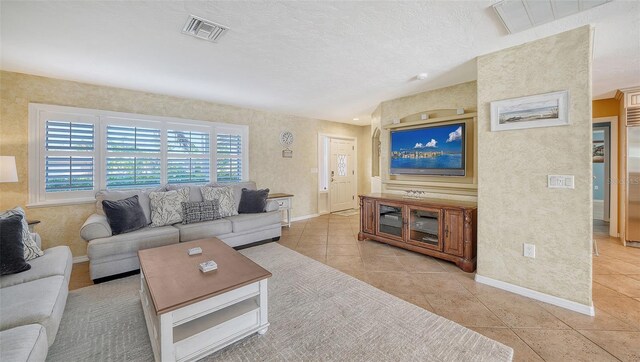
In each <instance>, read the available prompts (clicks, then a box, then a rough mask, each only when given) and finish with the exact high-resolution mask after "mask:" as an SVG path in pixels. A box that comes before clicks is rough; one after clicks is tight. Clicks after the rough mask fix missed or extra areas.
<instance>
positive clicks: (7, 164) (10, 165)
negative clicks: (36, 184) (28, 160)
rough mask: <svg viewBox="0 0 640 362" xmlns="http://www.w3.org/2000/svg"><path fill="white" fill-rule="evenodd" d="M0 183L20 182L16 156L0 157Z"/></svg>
mask: <svg viewBox="0 0 640 362" xmlns="http://www.w3.org/2000/svg"><path fill="white" fill-rule="evenodd" d="M0 182H18V170H17V169H16V158H15V156H0Z"/></svg>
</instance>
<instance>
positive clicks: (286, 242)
mask: <svg viewBox="0 0 640 362" xmlns="http://www.w3.org/2000/svg"><path fill="white" fill-rule="evenodd" d="M278 244H280V245H282V246H286V247H287V248H289V249H295V248H296V246H297V245H298V239H292V238H286V237H281V238H280V240H278Z"/></svg>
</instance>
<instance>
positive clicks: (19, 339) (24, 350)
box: [0, 324, 49, 362]
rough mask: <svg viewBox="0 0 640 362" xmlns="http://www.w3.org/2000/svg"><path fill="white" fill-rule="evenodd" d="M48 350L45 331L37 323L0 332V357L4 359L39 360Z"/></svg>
mask: <svg viewBox="0 0 640 362" xmlns="http://www.w3.org/2000/svg"><path fill="white" fill-rule="evenodd" d="M48 351H49V346H48V343H47V332H46V330H45V329H44V327H43V326H41V325H39V324H28V325H26V326H20V327H15V328H11V329H7V330H5V331H2V332H0V357H2V360H4V361H26V362H41V361H44V360H45V358H46V357H47V352H48Z"/></svg>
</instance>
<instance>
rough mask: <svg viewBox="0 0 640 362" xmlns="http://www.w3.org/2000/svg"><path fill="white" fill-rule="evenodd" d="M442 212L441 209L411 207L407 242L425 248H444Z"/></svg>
mask: <svg viewBox="0 0 640 362" xmlns="http://www.w3.org/2000/svg"><path fill="white" fill-rule="evenodd" d="M440 213H441V211H440V210H439V209H429V208H418V207H410V208H409V235H408V238H407V242H408V243H410V244H413V245H417V246H421V247H424V248H429V249H435V250H442V232H441V230H440V218H441V216H442V215H441V214H440Z"/></svg>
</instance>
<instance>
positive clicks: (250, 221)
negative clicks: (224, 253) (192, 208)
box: [80, 181, 282, 280]
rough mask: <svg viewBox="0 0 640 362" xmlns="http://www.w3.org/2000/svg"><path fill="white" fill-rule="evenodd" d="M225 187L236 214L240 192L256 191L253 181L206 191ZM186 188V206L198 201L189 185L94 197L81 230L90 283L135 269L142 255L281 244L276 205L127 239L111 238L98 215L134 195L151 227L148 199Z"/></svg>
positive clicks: (156, 229)
mask: <svg viewBox="0 0 640 362" xmlns="http://www.w3.org/2000/svg"><path fill="white" fill-rule="evenodd" d="M229 185H230V186H232V187H233V189H234V195H235V201H236V208H237V207H238V205H239V203H240V196H241V195H242V188H247V189H250V190H255V189H256V184H255V183H254V182H252V181H248V182H238V183H233V184H220V183H214V184H209V185H208V186H229ZM185 186H189V187H190V189H189V193H190V195H189V201H202V195H201V193H200V187H201V186H194V185H167V186H165V187H162V188H158V189H145V190H126V191H111V190H109V191H100V192H99V193H98V194H97V195H96V213H95V214H92V215H91V216H89V218H88V219H87V221H86V222H85V223H84V225H83V226H82V228H81V230H80V236H81V237H82V238H83V239H84V240H86V241H87V242H88V245H87V257H88V258H89V269H90V273H91V279H92V280H96V279H100V278H104V277H108V276H111V275H116V274H121V273H125V272H129V271H133V270H137V269H139V268H140V263H139V261H138V254H137V253H138V250H141V249H147V248H154V247H158V246H163V245H169V244H175V243H178V242H184V241H191V240H197V239H202V238H207V237H214V236H215V237H217V238H219V239H220V240H222V241H224V242H225V243H227V244H229V245H230V246H233V247H237V246H242V245H246V244H251V243H255V242H258V241H263V240H268V239H273V240H278V239H279V238H280V234H281V230H282V228H281V221H280V220H281V216H280V212H279V211H278V203H277V202H276V201H269V202H268V203H267V209H266V212H264V213H258V214H240V215H235V216H230V217H226V218H223V219H219V220H213V221H205V222H200V223H195V224H186V225H183V224H180V223H179V224H174V225H170V226H162V227H150V226H149V227H145V228H143V229H140V230H137V231H133V232H130V233H126V234H120V235H112V233H111V228H110V227H109V223H108V222H107V218H106V216H105V215H104V211H103V210H102V200H121V199H124V198H127V197H131V196H133V195H138V200H139V202H140V204H141V206H142V209H143V211H144V213H145V215H146V216H147V219H148V221H150V220H151V218H150V214H151V211H150V200H149V193H150V192H152V191H164V190H174V189H177V188H181V187H185Z"/></svg>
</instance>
